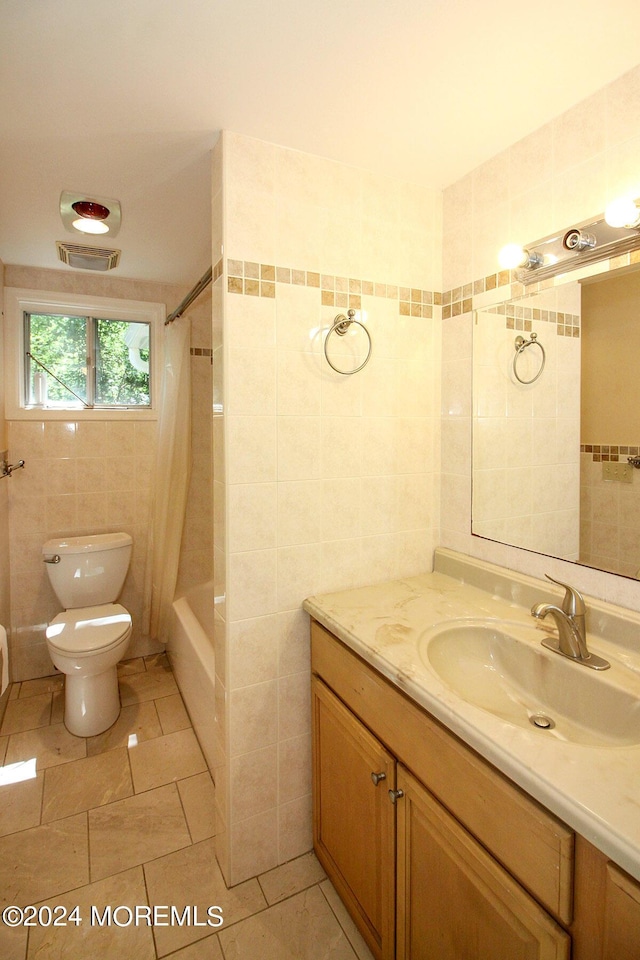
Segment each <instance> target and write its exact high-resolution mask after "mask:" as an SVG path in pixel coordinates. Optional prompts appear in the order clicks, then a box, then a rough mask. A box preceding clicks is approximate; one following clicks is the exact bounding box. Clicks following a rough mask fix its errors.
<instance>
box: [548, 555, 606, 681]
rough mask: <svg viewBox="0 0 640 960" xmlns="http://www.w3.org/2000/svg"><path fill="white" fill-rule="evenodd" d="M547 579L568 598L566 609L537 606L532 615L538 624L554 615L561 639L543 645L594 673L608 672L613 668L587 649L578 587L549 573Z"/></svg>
mask: <svg viewBox="0 0 640 960" xmlns="http://www.w3.org/2000/svg"><path fill="white" fill-rule="evenodd" d="M546 577H547V580H551V582H552V583H557V585H558V586H559V587H564V590H565V594H564V599H563V601H562V607H558V606H556V605H555V604H553V603H536V604H534V606H533V607H532V608H531V613H532V615H533V616H534V617H536V619H538V620H544V618H545V617H546V616H547V614H549V613H550V614H551V616H552V617H553V619H554V620H555V622H556V626H557V628H558V636H557V638H556V637H549V638H548V639H545V640H543V641H542V645H543V646H544V647H547V649H549V650H553V652H554V653H559V654H561V655H562V656H563V657H568V658H569V660H575V662H576V663H582V664H584V666H585V667H591V668H592V669H593V670H606V669H607V667H609V666H610V664H609V662H608V661H607V660H603V659H602V657H598V656H596V655H595V654H594V653H589V650H588V649H587V631H586V627H585V609H586V608H585V605H584V597H583V596H582V594H581V593H579V592H578V590H576V589H575V588H574V587H570V586H569V584H568V583H562V581H560V580H554V578H553V577H550V576H549V574H548V573H547V574H546Z"/></svg>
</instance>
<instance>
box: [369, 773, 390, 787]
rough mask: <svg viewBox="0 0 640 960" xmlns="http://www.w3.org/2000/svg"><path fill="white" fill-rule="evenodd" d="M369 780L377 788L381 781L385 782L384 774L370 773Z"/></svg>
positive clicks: (385, 776)
mask: <svg viewBox="0 0 640 960" xmlns="http://www.w3.org/2000/svg"><path fill="white" fill-rule="evenodd" d="M371 779H372V780H373V782H374V784H375V786H376V787H377V786H378V784H379V783H380V781H381V780H386V779H387V775H386V773H372V774H371Z"/></svg>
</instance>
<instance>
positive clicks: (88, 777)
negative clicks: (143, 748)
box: [42, 747, 133, 823]
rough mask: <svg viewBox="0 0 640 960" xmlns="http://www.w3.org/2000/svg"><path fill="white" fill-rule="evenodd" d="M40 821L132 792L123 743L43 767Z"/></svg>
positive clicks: (116, 798)
mask: <svg viewBox="0 0 640 960" xmlns="http://www.w3.org/2000/svg"><path fill="white" fill-rule="evenodd" d="M44 780H45V784H44V795H43V799H42V822H43V823H46V822H47V821H49V820H58V819H61V818H62V817H69V816H71V815H72V814H74V813H80V812H81V811H83V810H89V809H91V808H92V807H100V806H103V805H104V804H106V803H112V802H113V801H114V800H122V799H124V798H125V797H130V796H131V795H132V794H133V784H132V782H131V772H130V770H129V760H128V757H127V751H126V749H125V748H124V747H119V748H118V749H116V750H109V751H108V752H107V753H100V754H97V755H96V756H93V757H87V758H86V759H84V760H75V761H73V762H72V763H67V764H65V765H64V766H58V767H50V768H49V769H48V770H46V771H45V777H44Z"/></svg>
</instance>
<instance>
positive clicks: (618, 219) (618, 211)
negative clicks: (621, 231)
mask: <svg viewBox="0 0 640 960" xmlns="http://www.w3.org/2000/svg"><path fill="white" fill-rule="evenodd" d="M604 218H605V220H606V221H607V223H608V224H609V226H610V227H637V226H639V225H640V210H638V207H637V205H636V202H635V200H633V199H632V198H631V197H616V199H615V200H612V201H611V203H608V204H607V206H606V208H605V211H604Z"/></svg>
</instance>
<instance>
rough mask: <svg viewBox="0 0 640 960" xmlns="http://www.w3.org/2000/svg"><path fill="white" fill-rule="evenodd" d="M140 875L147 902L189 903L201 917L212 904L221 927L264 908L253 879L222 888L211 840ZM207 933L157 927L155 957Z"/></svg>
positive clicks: (160, 861)
mask: <svg viewBox="0 0 640 960" xmlns="http://www.w3.org/2000/svg"><path fill="white" fill-rule="evenodd" d="M144 873H145V878H146V881H147V890H148V892H149V898H150V900H151V903H173V904H176V905H177V906H179V905H181V904H193V905H194V906H197V907H198V912H199V914H201V915H202V916H206V911H207V907H209V906H211V905H216V906H219V907H220V908H221V910H222V916H223V917H224V926H225V927H226V926H227V925H228V924H235V923H238V922H239V921H241V920H243V919H244V918H245V917H248V916H250V915H251V914H252V913H255V912H256V911H258V910H262V909H264V907H265V906H266V901H265V899H264V896H263V894H262V891H261V889H260V885H259V883H258V881H257V880H256V879H252V880H247V881H246V882H245V883H240V884H238V885H237V886H235V887H232V888H231V889H227V888H226V886H225V883H224V880H223V877H222V873H221V872H220V868H219V867H218V864H217V861H216V858H215V851H214V845H213V840H204V841H203V842H202V843H196V844H193V846H190V847H188V848H186V849H185V850H179V851H178V852H177V853H172V854H169V855H168V856H166V857H161V858H159V859H157V860H154V861H152V862H151V863H147V864H145V867H144ZM222 929H224V927H223V928H222ZM210 932H211V931H210V929H209V930H208V929H207V928H206V927H162V928H160V927H158V928H156V930H155V937H156V948H157V951H158V956H160V957H163V956H165V955H166V954H168V953H171V951H173V950H177V949H178V948H180V947H184V946H186V945H187V944H189V943H192V942H193V941H194V940H200V939H202V938H203V937H204V936H205V935H206V934H207V933H210ZM245 956H247V957H249V956H256V957H257V956H260V953H259V952H257V953H254V952H251V951H249V952H248V953H247V954H245ZM298 960H299V958H298Z"/></svg>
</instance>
